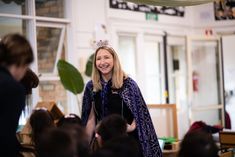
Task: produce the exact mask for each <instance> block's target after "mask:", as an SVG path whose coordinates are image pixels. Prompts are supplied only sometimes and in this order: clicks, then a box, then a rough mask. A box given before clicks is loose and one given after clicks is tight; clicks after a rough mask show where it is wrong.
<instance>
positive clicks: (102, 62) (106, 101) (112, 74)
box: [81, 45, 162, 157]
mask: <svg viewBox="0 0 235 157" xmlns="http://www.w3.org/2000/svg"><path fill="white" fill-rule="evenodd" d="M111 114H118V115H121V116H122V117H123V118H124V119H125V121H126V123H127V133H128V134H129V135H130V136H132V137H134V138H135V139H136V141H137V142H138V144H139V148H140V152H141V154H142V155H141V156H143V157H161V156H162V152H161V149H160V147H159V144H158V140H157V136H156V133H155V130H154V127H153V124H152V120H151V117H150V115H149V111H148V109H147V106H146V103H145V101H144V99H143V97H142V94H141V91H140V89H139V87H138V85H137V84H136V82H135V81H134V80H133V79H132V78H130V77H129V76H127V75H126V74H125V72H124V71H123V70H122V68H121V64H120V62H119V59H118V56H117V53H116V52H115V51H114V49H113V48H112V47H110V46H108V45H104V46H100V47H99V48H98V49H97V50H96V52H95V55H94V60H93V71H92V80H91V81H89V82H88V83H87V85H86V88H85V92H84V97H83V104H82V117H81V118H82V122H83V124H84V125H86V130H87V133H88V135H89V136H90V139H92V138H94V130H95V127H96V124H97V123H98V122H99V121H101V120H103V118H105V117H107V116H109V115H111Z"/></svg>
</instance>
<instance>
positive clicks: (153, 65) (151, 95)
mask: <svg viewBox="0 0 235 157" xmlns="http://www.w3.org/2000/svg"><path fill="white" fill-rule="evenodd" d="M144 39H145V40H144V72H143V75H144V78H145V79H144V82H145V90H144V91H143V95H144V97H145V101H146V103H147V104H161V103H163V99H164V98H163V95H162V93H163V85H164V84H163V83H162V81H163V79H162V69H161V68H162V66H161V65H163V64H162V63H163V62H162V57H163V56H162V54H161V42H162V41H161V40H162V38H161V37H159V38H158V37H157V36H145V38H144Z"/></svg>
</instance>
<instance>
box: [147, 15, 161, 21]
mask: <svg viewBox="0 0 235 157" xmlns="http://www.w3.org/2000/svg"><path fill="white" fill-rule="evenodd" d="M145 19H146V20H152V21H158V15H157V14H154V13H145Z"/></svg>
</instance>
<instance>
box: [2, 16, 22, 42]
mask: <svg viewBox="0 0 235 157" xmlns="http://www.w3.org/2000/svg"><path fill="white" fill-rule="evenodd" d="M26 25H27V21H26V20H21V19H15V18H9V17H8V18H6V17H0V38H1V37H3V36H4V35H6V34H8V33H20V34H23V35H24V36H26Z"/></svg>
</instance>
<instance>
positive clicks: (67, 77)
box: [57, 60, 84, 95]
mask: <svg viewBox="0 0 235 157" xmlns="http://www.w3.org/2000/svg"><path fill="white" fill-rule="evenodd" d="M57 68H58V72H59V76H60V80H61V83H62V84H63V86H64V88H65V89H67V90H69V91H70V92H72V93H73V94H75V95H76V94H79V93H81V92H82V91H83V88H84V81H83V78H82V75H81V73H80V72H79V71H78V70H77V69H76V68H75V67H74V66H73V65H72V64H70V63H68V62H66V61H65V60H59V61H58V63H57Z"/></svg>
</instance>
